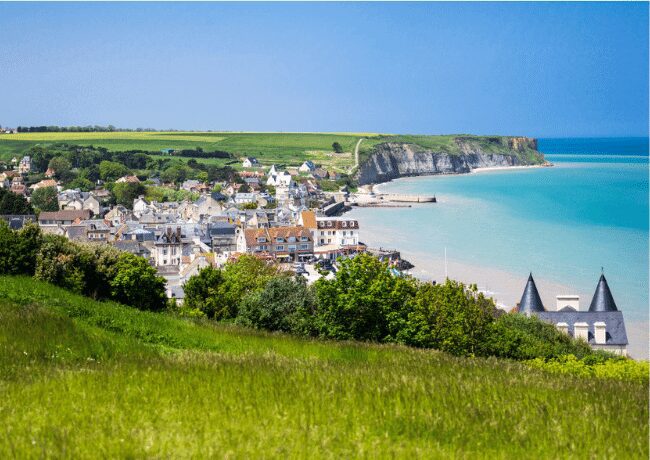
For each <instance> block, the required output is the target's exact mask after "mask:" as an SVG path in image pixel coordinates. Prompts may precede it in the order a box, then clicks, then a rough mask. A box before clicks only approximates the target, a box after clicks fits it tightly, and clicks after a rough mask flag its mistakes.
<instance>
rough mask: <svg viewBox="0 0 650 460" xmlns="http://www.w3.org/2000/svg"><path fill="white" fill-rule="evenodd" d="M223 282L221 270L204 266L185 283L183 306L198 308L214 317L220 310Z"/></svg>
mask: <svg viewBox="0 0 650 460" xmlns="http://www.w3.org/2000/svg"><path fill="white" fill-rule="evenodd" d="M222 283H223V274H222V273H221V270H219V269H218V268H213V267H210V266H208V267H205V268H202V269H201V270H200V271H199V273H198V274H197V275H194V276H192V277H191V278H190V279H189V280H187V282H186V283H185V284H184V285H183V290H184V291H185V300H184V302H183V307H185V308H188V309H190V310H191V309H196V310H198V311H201V312H203V313H204V314H205V315H207V316H208V317H209V318H214V317H215V315H216V313H217V311H219V288H220V286H221V284H222Z"/></svg>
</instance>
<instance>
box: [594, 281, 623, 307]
mask: <svg viewBox="0 0 650 460" xmlns="http://www.w3.org/2000/svg"><path fill="white" fill-rule="evenodd" d="M589 311H618V308H616V302H614V297H613V296H612V291H610V290H609V285H608V284H607V279H605V275H604V274H602V275H600V279H599V280H598V285H597V286H596V292H594V297H593V299H591V305H589Z"/></svg>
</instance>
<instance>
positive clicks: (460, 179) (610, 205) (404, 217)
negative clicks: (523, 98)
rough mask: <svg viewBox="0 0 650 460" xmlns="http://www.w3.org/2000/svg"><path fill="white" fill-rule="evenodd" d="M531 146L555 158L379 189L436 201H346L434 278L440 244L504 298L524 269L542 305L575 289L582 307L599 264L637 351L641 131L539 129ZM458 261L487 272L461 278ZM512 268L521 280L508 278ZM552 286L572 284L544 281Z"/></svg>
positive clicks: (644, 305)
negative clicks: (567, 133) (378, 204)
mask: <svg viewBox="0 0 650 460" xmlns="http://www.w3.org/2000/svg"><path fill="white" fill-rule="evenodd" d="M539 150H540V151H542V152H543V153H544V154H545V156H546V158H547V159H548V160H549V161H551V162H552V163H554V165H555V166H554V167H551V168H530V169H513V170H499V171H488V172H481V173H475V174H465V175H455V176H428V177H417V178H404V179H399V180H396V181H393V182H391V183H387V184H382V185H381V186H380V190H381V191H387V192H398V191H399V192H401V193H412V194H427V195H429V194H434V195H436V197H437V198H438V200H439V202H438V203H437V204H427V205H416V206H413V207H411V208H385V209H379V208H360V209H355V210H354V211H352V216H353V217H355V218H357V219H359V221H360V225H361V237H362V238H361V239H362V240H363V241H364V242H366V243H368V244H370V245H372V246H384V247H391V248H396V249H400V250H402V251H403V252H404V254H405V255H407V256H409V255H410V256H411V257H413V258H415V259H416V261H415V262H416V265H418V266H419V268H422V266H424V268H425V269H426V270H424V271H425V272H428V273H430V274H431V276H430V277H433V278H436V277H438V276H439V275H440V274H441V273H443V272H442V271H441V264H444V252H445V248H446V251H447V257H448V260H450V261H453V262H455V263H457V264H460V265H462V266H464V267H466V268H465V269H464V270H462V278H464V279H463V281H467V282H476V283H477V284H479V287H481V286H482V285H483V286H484V287H485V286H486V285H487V286H488V287H489V290H490V291H492V292H495V293H496V294H495V297H496V298H497V300H499V301H500V302H502V303H505V304H507V305H514V302H516V301H517V300H518V296H520V295H521V293H520V292H521V290H523V287H524V284H525V280H526V277H527V276H528V273H529V272H531V271H532V272H533V275H534V276H535V277H536V279H539V281H538V286H539V287H540V290H544V288H545V286H546V287H547V288H546V289H545V292H543V293H542V297H543V299H544V301H545V303H547V305H546V306H547V308H549V307H551V308H552V307H553V306H554V305H548V303H550V302H553V299H554V298H555V296H556V295H558V294H567V293H577V294H580V295H581V306H582V308H588V305H589V302H590V301H591V296H592V295H593V292H594V289H595V287H596V282H597V280H598V277H599V276H600V272H601V267H602V268H603V270H604V272H605V275H606V277H607V279H608V281H609V284H610V287H611V289H612V291H613V294H614V297H615V299H616V302H617V304H618V306H619V309H620V310H622V311H623V312H624V315H625V319H626V324H627V326H628V327H627V329H628V335H629V336H630V337H629V338H630V350H631V351H632V353H633V355H634V356H640V355H644V356H647V346H648V338H647V337H648V336H647V329H648V249H649V248H648V139H647V138H602V139H596V138H587V139H576V138H574V139H540V140H539ZM468 267H488V268H490V269H492V270H494V272H495V274H494V275H493V276H492V275H490V274H488V275H486V274H485V272H484V271H481V270H476V277H477V278H478V279H467V278H471V277H472V274H473V273H472V269H471V268H468ZM497 271H498V273H499V275H498V276H497V275H496V272H497ZM479 273H480V274H479ZM488 273H489V272H488ZM504 274H505V275H504ZM449 275H450V277H454V276H455V274H454V273H453V272H450V273H449ZM458 277H459V278H460V277H461V276H458ZM518 280H521V283H520V285H521V289H519V288H518V287H517V288H513V287H512V284H513V283H514V284H516V286H519V284H518ZM558 286H559V287H558ZM553 288H555V289H560V288H562V289H564V290H570V292H548V291H552V289H553ZM513 290H514V292H513Z"/></svg>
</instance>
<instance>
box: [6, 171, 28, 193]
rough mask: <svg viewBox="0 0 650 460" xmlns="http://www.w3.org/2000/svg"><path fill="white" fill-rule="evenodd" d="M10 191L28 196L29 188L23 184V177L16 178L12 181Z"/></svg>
mask: <svg viewBox="0 0 650 460" xmlns="http://www.w3.org/2000/svg"><path fill="white" fill-rule="evenodd" d="M9 190H11V191H12V192H13V193H15V194H16V195H23V196H27V187H26V186H25V183H24V182H23V178H22V177H21V176H14V178H13V179H11V187H10V188H9Z"/></svg>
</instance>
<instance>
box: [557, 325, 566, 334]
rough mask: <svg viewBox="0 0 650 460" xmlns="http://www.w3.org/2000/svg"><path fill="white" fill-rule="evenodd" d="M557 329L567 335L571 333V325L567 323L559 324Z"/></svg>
mask: <svg viewBox="0 0 650 460" xmlns="http://www.w3.org/2000/svg"><path fill="white" fill-rule="evenodd" d="M555 327H556V328H557V330H558V331H560V332H564V333H565V334H568V333H569V325H568V324H567V323H557V324H556V325H555Z"/></svg>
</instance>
